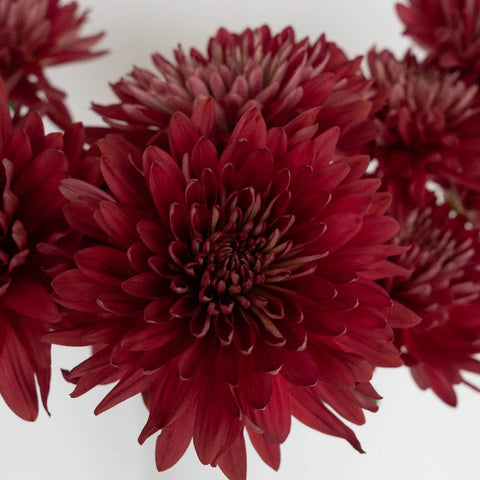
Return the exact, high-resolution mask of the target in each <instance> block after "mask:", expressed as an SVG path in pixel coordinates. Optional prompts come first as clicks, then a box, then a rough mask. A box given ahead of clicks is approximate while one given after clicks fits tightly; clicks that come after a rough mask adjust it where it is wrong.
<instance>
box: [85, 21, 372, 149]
mask: <svg viewBox="0 0 480 480" xmlns="http://www.w3.org/2000/svg"><path fill="white" fill-rule="evenodd" d="M174 56H175V62H174V63H171V62H169V61H168V60H167V59H165V58H164V57H163V56H162V55H160V54H158V53H157V54H154V55H153V57H152V59H153V63H154V65H155V67H156V69H157V70H158V73H152V72H150V71H148V70H145V69H141V68H135V69H134V70H133V71H132V72H131V74H130V76H129V77H126V78H123V79H121V80H120V81H119V82H117V83H115V84H114V85H113V90H114V92H115V94H116V95H117V96H118V98H119V99H120V103H118V104H115V105H109V106H100V105H94V109H95V110H96V111H97V112H98V113H99V114H101V115H102V116H103V117H104V119H105V120H106V121H107V122H108V123H109V124H110V125H111V126H112V127H113V128H114V130H117V131H120V132H122V133H123V134H128V135H129V138H130V139H132V141H134V142H135V143H136V144H137V145H138V146H140V147H143V146H144V145H147V144H153V143H155V144H158V145H162V140H164V138H165V135H166V133H165V129H166V128H167V126H168V123H169V120H170V117H171V115H172V114H173V113H174V112H176V111H180V112H183V113H185V114H186V115H191V114H192V112H193V110H194V109H195V107H196V106H197V105H198V104H199V103H200V102H201V101H203V100H204V99H205V98H207V97H212V98H213V99H215V102H216V107H215V108H216V122H217V125H218V127H219V129H220V130H221V131H223V132H224V133H225V134H226V136H227V138H228V134H229V133H231V132H232V130H233V128H234V126H235V125H236V123H237V121H238V120H239V119H240V117H241V116H242V115H243V114H244V113H245V112H246V111H248V110H249V109H250V108H252V107H255V108H258V109H259V110H261V111H262V114H263V116H264V118H265V119H266V122H267V125H269V126H283V125H285V124H286V123H287V122H289V121H291V120H293V119H294V118H295V117H296V116H297V115H298V114H299V113H301V112H304V111H306V110H308V109H310V108H313V107H319V106H321V107H323V108H321V109H319V110H318V111H317V112H316V117H315V118H312V119H311V124H314V123H315V124H318V125H319V126H320V129H322V130H326V129H327V128H330V127H333V126H338V127H339V128H340V139H339V143H338V146H339V148H341V149H343V150H347V151H348V153H357V152H358V151H359V150H360V149H361V147H363V146H364V145H365V144H366V143H368V142H369V141H370V140H371V139H372V138H373V136H374V134H375V131H374V129H373V126H372V125H371V124H370V123H369V120H368V118H367V117H368V113H369V111H370V108H371V102H369V101H367V100H366V98H367V97H369V96H370V95H369V93H368V92H367V82H366V80H365V78H364V76H363V75H362V74H361V72H360V68H359V67H360V60H361V59H360V58H356V59H354V60H349V59H348V58H347V57H346V55H345V54H344V52H343V51H342V50H341V49H340V48H339V47H338V46H337V45H335V44H334V43H332V42H328V41H327V40H326V39H325V36H324V35H322V36H321V37H320V38H318V40H317V41H316V42H315V43H310V42H309V40H308V38H305V39H303V40H300V41H297V40H296V39H295V34H294V31H293V29H292V28H291V27H288V28H285V29H284V30H282V31H281V32H280V33H278V34H276V35H273V34H272V33H271V31H270V29H269V28H268V27H267V26H266V25H264V26H262V27H260V28H256V29H254V30H251V29H246V30H244V31H243V32H241V33H240V34H235V33H231V32H229V31H227V30H226V29H224V28H221V29H220V30H218V32H217V34H216V35H215V36H214V37H213V38H211V39H210V41H209V43H208V50H207V53H206V54H205V55H204V54H202V53H200V52H199V51H197V50H195V49H192V50H191V52H190V54H189V55H187V54H186V53H185V52H184V50H183V49H182V48H181V47H179V48H178V49H177V50H175V52H174Z"/></svg>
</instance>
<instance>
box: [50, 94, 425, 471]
mask: <svg viewBox="0 0 480 480" xmlns="http://www.w3.org/2000/svg"><path fill="white" fill-rule="evenodd" d="M216 125H217V122H216V118H215V102H214V100H212V99H207V100H205V101H204V102H201V103H200V104H199V106H198V107H197V108H196V110H195V111H194V113H193V115H192V117H191V119H189V118H188V117H187V116H185V115H184V114H182V113H175V114H174V115H173V116H172V119H171V122H170V126H169V128H168V131H169V148H168V151H166V150H162V149H160V148H158V147H155V146H150V147H148V148H147V149H146V150H145V151H144V152H143V154H142V152H141V151H140V150H138V149H137V148H135V147H134V146H133V145H131V144H129V143H128V142H127V141H126V140H124V139H122V138H121V137H120V136H118V137H117V136H114V135H112V136H109V137H107V138H106V139H104V140H102V141H100V142H99V147H100V149H101V151H102V154H103V155H102V158H101V169H102V172H103V176H104V179H105V183H106V185H107V187H108V188H107V190H101V189H98V188H95V187H93V186H91V185H89V184H88V183H86V182H81V181H78V180H67V181H64V182H62V185H61V189H62V191H63V192H64V194H65V195H66V197H67V198H68V199H69V200H70V203H69V204H67V205H66V207H65V214H66V217H67V219H68V220H69V222H70V223H71V225H72V226H73V227H74V228H77V229H78V230H79V231H80V232H82V233H84V234H86V235H89V236H90V237H91V238H93V239H95V241H96V243H97V245H95V246H92V247H89V248H86V249H82V250H80V251H79V252H78V253H77V254H76V255H75V261H76V268H75V269H72V270H69V271H66V272H63V273H62V274H60V275H59V276H57V277H56V278H55V279H54V281H53V284H52V285H53V288H54V292H55V298H56V300H57V301H58V302H59V303H60V304H61V305H62V306H63V307H64V308H65V315H64V324H63V325H64V328H62V329H60V330H59V331H57V332H54V333H51V334H49V335H47V336H46V339H48V340H49V341H51V342H53V343H59V344H64V345H95V346H96V348H95V351H96V353H95V354H94V355H92V356H91V357H90V358H89V359H87V360H86V361H85V362H83V363H82V364H80V365H79V366H77V367H76V368H74V369H73V370H72V371H70V372H69V373H68V374H67V378H68V379H69V380H71V381H73V382H75V383H77V386H76V388H75V390H74V392H73V394H72V395H73V396H78V395H81V394H83V393H84V392H86V391H87V390H89V389H90V388H92V387H94V386H95V385H97V384H99V383H100V382H104V381H108V380H111V379H118V378H120V380H119V381H118V383H117V384H116V386H115V387H114V388H113V389H112V391H111V392H110V393H109V394H108V395H107V396H106V398H105V399H104V400H103V401H102V402H101V403H100V405H99V406H98V407H97V409H96V413H100V412H103V411H105V410H107V409H109V408H111V407H112V406H114V405H116V404H118V403H119V402H122V401H123V400H125V399H126V398H128V397H131V396H132V395H134V394H137V393H139V392H142V393H143V395H144V398H145V402H146V404H147V405H148V407H149V411H150V415H149V418H148V421H147V423H146V425H145V428H144V429H143V431H142V433H141V435H140V441H141V442H143V441H144V440H145V439H146V438H147V437H148V436H150V435H152V434H154V433H155V432H157V431H159V430H162V432H161V434H160V436H159V437H158V439H157V448H156V460H157V467H158V469H159V470H164V469H167V468H169V467H170V466H172V465H173V464H175V463H176V462H177V461H178V460H179V458H180V457H181V456H182V455H183V453H184V451H185V449H186V448H187V446H188V444H189V443H190V441H191V440H192V438H193V443H194V445H195V448H196V451H197V454H198V457H199V459H200V460H201V462H202V463H204V464H211V465H219V466H220V467H221V469H222V470H223V471H224V473H225V474H226V475H227V476H228V477H229V478H230V479H243V478H245V474H246V454H245V440H244V430H246V431H247V432H248V435H249V436H250V439H251V442H252V443H253V445H254V447H255V449H256V450H257V452H258V453H259V454H260V456H261V457H262V458H263V460H264V461H265V462H266V463H267V464H269V465H270V466H272V467H273V468H278V466H279V462H280V449H279V444H281V443H282V442H283V441H284V440H285V439H286V437H287V435H288V433H289V430H290V422H291V416H292V415H294V416H295V417H297V418H298V419H299V420H300V421H302V422H303V423H305V424H307V425H309V426H311V427H313V428H315V429H318V430H319V431H321V432H324V433H327V434H330V435H335V436H338V437H343V438H345V439H346V440H348V441H349V442H350V443H351V444H352V445H353V446H354V447H355V448H356V449H358V450H361V447H360V445H359V443H358V440H357V439H356V437H355V435H354V433H353V432H352V431H351V430H350V429H349V428H348V427H347V426H345V425H344V424H343V423H342V421H341V420H340V419H339V418H338V417H337V416H336V415H334V414H333V413H332V412H331V411H330V410H329V408H328V407H331V408H333V409H334V410H336V412H337V413H338V414H339V415H340V416H343V417H344V418H346V419H347V420H349V421H351V422H354V423H356V424H361V423H363V422H364V416H363V411H362V409H363V408H366V409H369V410H375V409H376V406H375V404H374V402H372V401H371V397H375V396H376V393H375V391H374V390H373V388H372V387H371V386H370V384H369V383H368V382H369V380H370V377H371V374H372V369H373V368H374V366H377V365H383V366H398V365H399V364H400V363H401V362H400V358H399V352H398V351H397V349H396V348H395V347H394V346H393V344H392V340H393V330H392V328H391V325H389V324H388V323H387V322H386V320H385V318H386V313H387V312H390V309H391V300H390V298H389V296H388V295H387V294H386V293H385V291H384V290H382V289H381V288H380V287H379V286H378V284H377V283H375V282H374V280H373V279H377V278H379V277H382V276H386V275H389V274H390V273H391V272H392V268H393V270H395V268H394V266H393V265H392V264H389V262H387V261H386V257H387V256H388V255H391V254H395V253H396V252H397V253H399V251H398V250H397V249H398V248H399V247H397V246H394V245H385V244H384V242H385V241H388V240H389V239H391V238H392V236H394V235H395V234H396V232H397V224H396V222H395V221H394V220H392V219H391V218H389V217H385V216H384V215H383V214H384V211H385V209H386V208H387V207H388V204H389V196H388V195H386V194H380V193H376V190H377V188H378V185H379V181H378V180H376V179H365V178H362V175H363V173H364V171H365V168H366V167H367V165H368V158H367V157H363V156H353V157H345V156H343V157H341V158H339V159H338V160H337V161H335V162H332V157H333V155H334V152H335V149H336V141H337V138H338V129H335V128H334V129H330V130H328V131H326V132H324V133H322V134H321V135H316V134H315V131H314V130H312V129H309V130H307V131H305V130H303V129H302V128H300V130H299V131H298V132H294V131H292V129H290V130H289V136H287V130H286V129H284V128H272V129H267V127H266V124H265V121H264V119H263V117H262V115H261V113H260V111H259V110H258V109H252V110H249V111H248V112H246V113H245V114H244V115H243V116H242V117H241V118H240V120H239V122H238V123H237V125H236V126H235V128H234V129H233V132H232V134H231V136H230V138H229V140H228V142H227V144H226V146H225V148H223V147H218V145H216V143H215V142H216V138H217V135H216V133H215V132H216V130H217V128H218V127H217V126H216ZM221 145H223V143H222V142H221ZM401 251H403V247H401ZM414 317H415V316H414V315H406V316H404V317H398V319H397V321H394V322H393V324H394V326H396V327H402V326H406V325H410V324H411V323H412V318H413V321H416V318H414ZM392 318H393V317H392ZM67 326H68V328H67Z"/></svg>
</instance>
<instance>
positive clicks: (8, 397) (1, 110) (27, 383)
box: [0, 84, 93, 420]
mask: <svg viewBox="0 0 480 480" xmlns="http://www.w3.org/2000/svg"><path fill="white" fill-rule="evenodd" d="M81 136H82V131H81V128H79V127H78V126H75V127H73V129H72V130H71V131H70V132H69V133H68V135H67V136H66V137H65V138H64V137H63V136H62V135H61V134H59V133H52V134H50V135H46V136H45V134H44V130H43V125H42V120H41V118H40V115H39V114H38V113H37V112H31V113H30V114H29V115H28V116H27V117H26V118H24V119H23V120H22V122H21V123H20V124H19V125H17V126H16V127H15V128H13V127H12V123H11V119H10V112H9V107H8V100H7V97H6V91H5V86H4V85H3V84H0V157H1V158H2V167H1V169H0V186H1V192H2V201H1V207H0V395H1V396H2V397H3V398H4V400H5V401H6V402H7V404H8V406H9V407H10V408H11V409H12V410H13V411H14V412H15V413H16V414H17V415H18V416H20V417H21V418H23V419H25V420H34V419H35V418H36V417H37V414H38V400H37V392H36V382H37V383H38V387H39V390H40V396H41V398H42V401H43V404H44V406H45V408H46V401H47V396H48V392H49V383H50V346H49V345H48V344H46V343H44V342H41V341H40V338H41V336H42V335H43V334H45V333H47V332H48V331H49V330H50V329H51V328H52V327H53V325H54V324H55V323H56V322H58V321H59V320H60V314H59V311H58V308H57V306H56V304H55V302H54V301H53V300H52V298H51V296H50V288H49V284H50V278H49V277H48V276H47V273H46V270H48V269H50V268H53V267H54V263H55V262H54V261H52V260H51V259H50V258H48V257H47V256H46V255H45V253H46V252H47V251H48V250H49V249H50V248H58V247H59V246H60V245H61V244H62V243H64V240H63V238H64V237H65V236H66V235H67V231H68V228H67V227H68V225H66V223H65V220H64V218H63V214H62V211H61V206H62V205H63V204H64V203H65V199H64V197H63V196H62V195H61V194H60V192H59V190H58V184H59V181H60V180H62V179H65V178H66V177H67V176H68V174H69V165H68V161H67V157H66V155H65V153H64V152H70V153H72V155H73V153H74V152H75V150H78V149H77V148H76V146H75V145H81ZM82 148H83V145H82ZM73 156H74V155H73ZM78 160H79V159H78ZM75 168H76V170H77V171H78V172H81V171H82V168H81V167H80V166H79V165H77V166H76V167H75ZM87 170H88V169H87ZM89 177H90V178H92V177H93V175H90V176H89V175H87V176H86V178H89ZM65 258H66V257H65ZM54 270H55V269H54ZM57 270H58V268H57Z"/></svg>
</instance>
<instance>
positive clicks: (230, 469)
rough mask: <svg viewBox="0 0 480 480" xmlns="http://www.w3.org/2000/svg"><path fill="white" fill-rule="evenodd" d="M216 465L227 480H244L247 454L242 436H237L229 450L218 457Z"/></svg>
mask: <svg viewBox="0 0 480 480" xmlns="http://www.w3.org/2000/svg"><path fill="white" fill-rule="evenodd" d="M217 464H218V466H219V467H220V469H221V470H222V472H223V473H224V474H225V475H226V476H227V477H228V479H229V480H246V478H247V452H246V450H245V440H244V439H243V436H241V435H239V436H238V437H237V439H236V440H235V442H234V443H233V445H232V446H231V448H229V449H228V450H227V451H226V452H225V453H223V454H222V455H220V457H218V459H217Z"/></svg>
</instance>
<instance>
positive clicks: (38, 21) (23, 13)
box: [0, 0, 103, 127]
mask: <svg viewBox="0 0 480 480" xmlns="http://www.w3.org/2000/svg"><path fill="white" fill-rule="evenodd" d="M77 7H78V5H77V3H76V2H72V3H68V4H66V5H61V4H60V3H59V0H0V29H1V32H2V35H1V36H0V75H1V76H2V78H3V79H4V81H5V83H6V85H7V91H8V93H9V97H10V100H11V101H13V102H14V103H15V104H16V105H18V106H22V105H25V106H27V107H28V108H30V109H32V110H39V111H41V112H42V113H45V114H47V115H49V116H50V118H51V119H52V120H53V121H54V122H55V123H57V124H58V125H60V126H62V127H66V126H68V125H69V124H70V123H71V120H70V115H69V113H68V111H67V109H66V108H65V106H64V98H65V94H64V93H63V92H62V91H60V90H58V89H57V88H55V87H54V86H53V85H52V84H51V83H50V82H49V80H48V79H47V78H46V77H45V73H44V68H45V67H47V66H50V65H58V64H61V63H66V62H74V61H79V60H85V59H89V58H92V57H95V56H97V55H101V54H102V53H103V52H92V50H91V49H92V47H93V46H94V45H95V44H96V43H97V42H98V40H99V39H100V38H101V37H102V36H103V34H102V33H100V34H97V35H92V36H88V37H80V36H79V33H80V30H81V28H82V27H83V24H84V23H85V22H86V20H87V13H82V14H79V13H78V12H77Z"/></svg>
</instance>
